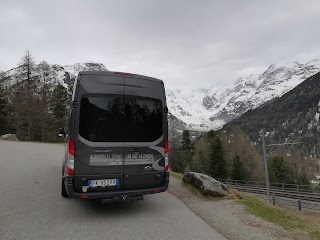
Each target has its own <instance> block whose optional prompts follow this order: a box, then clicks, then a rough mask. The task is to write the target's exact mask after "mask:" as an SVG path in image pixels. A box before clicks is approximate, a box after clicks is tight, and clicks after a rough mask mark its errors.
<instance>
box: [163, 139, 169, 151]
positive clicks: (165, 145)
mask: <svg viewBox="0 0 320 240" xmlns="http://www.w3.org/2000/svg"><path fill="white" fill-rule="evenodd" d="M167 153H169V141H168V140H167V141H166V143H165V144H164V154H167Z"/></svg>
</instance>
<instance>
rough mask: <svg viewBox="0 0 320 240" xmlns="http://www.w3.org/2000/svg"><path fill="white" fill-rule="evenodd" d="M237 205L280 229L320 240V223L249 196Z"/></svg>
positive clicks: (244, 197)
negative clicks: (297, 232) (298, 232)
mask: <svg viewBox="0 0 320 240" xmlns="http://www.w3.org/2000/svg"><path fill="white" fill-rule="evenodd" d="M237 203H240V204H242V205H244V206H245V208H246V209H247V211H248V212H250V213H252V214H254V215H256V216H258V217H261V218H262V219H264V220H267V221H269V222H272V223H274V224H276V225H278V226H280V227H283V228H285V229H287V230H294V231H300V232H302V233H306V234H308V235H309V236H310V238H311V239H320V222H319V221H312V220H310V219H307V218H305V217H303V216H301V215H299V214H297V213H293V212H290V211H289V210H288V209H285V208H281V207H278V206H277V207H275V206H272V205H270V204H268V203H267V202H265V201H263V200H260V199H258V198H257V197H255V196H251V195H247V194H246V195H244V196H243V199H241V200H237Z"/></svg>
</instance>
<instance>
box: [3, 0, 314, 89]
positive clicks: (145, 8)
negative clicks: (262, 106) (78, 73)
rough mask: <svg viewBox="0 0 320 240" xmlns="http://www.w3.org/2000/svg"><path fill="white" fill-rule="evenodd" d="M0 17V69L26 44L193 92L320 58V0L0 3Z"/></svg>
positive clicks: (43, 56)
mask: <svg viewBox="0 0 320 240" xmlns="http://www.w3.org/2000/svg"><path fill="white" fill-rule="evenodd" d="M0 16H1V17H0V70H7V69H10V68H12V67H14V66H15V65H16V64H17V63H18V62H19V61H20V58H21V57H22V56H23V54H24V53H25V50H26V49H28V50H30V51H31V53H32V55H33V56H34V58H35V60H36V61H40V60H46V61H47V62H49V63H57V64H61V65H68V64H74V63H76V62H83V61H96V62H101V63H103V64H104V65H105V66H106V67H107V68H108V69H110V70H116V71H127V72H133V73H139V74H143V75H149V76H153V77H157V78H161V79H163V80H164V81H165V83H166V85H167V86H168V87H169V88H189V89H191V88H195V87H196V88H199V87H203V88H209V87H211V86H215V85H218V86H219V85H228V84H231V83H233V82H234V81H235V80H236V79H237V78H239V77H240V76H246V75H249V74H251V73H261V72H262V71H264V70H265V69H266V68H267V67H268V66H269V65H270V64H272V63H275V62H279V61H281V62H282V61H284V62H286V61H300V62H307V61H309V60H312V59H313V58H319V57H320V31H319V24H320V1H317V0H315V1H311V0H308V1H303V0H301V1H294V0H288V1H278V0H274V1H265V0H261V1H254V0H250V1H238V0H234V1H226V0H224V1H221V0H219V1H218V0H217V1H214V0H211V1H204V0H201V1H199V0H194V1H187V0H180V1H174V0H168V1H165V0H159V1H155V0H144V1H142V0H141V1H139V0H135V1H133V0H128V1H120V0H115V1H111V0H109V1H108V0H101V1H98V0H90V1H89V0H76V1H57V0H54V1H53V0H51V1H46V0H42V1H32V0H28V1H26V0H22V1H12V0H10V1H6V0H1V2H0Z"/></svg>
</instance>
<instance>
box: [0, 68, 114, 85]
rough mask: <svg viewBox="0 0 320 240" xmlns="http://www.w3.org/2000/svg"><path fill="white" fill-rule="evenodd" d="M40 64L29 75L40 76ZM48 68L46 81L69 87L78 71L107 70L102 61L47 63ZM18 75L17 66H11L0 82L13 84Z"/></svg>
mask: <svg viewBox="0 0 320 240" xmlns="http://www.w3.org/2000/svg"><path fill="white" fill-rule="evenodd" d="M39 66H40V64H36V65H35V67H34V68H35V69H34V71H33V72H32V74H31V77H34V76H36V75H38V76H41V72H40V70H39V68H40V67H39ZM49 67H51V68H50V73H51V74H50V76H51V77H50V78H47V79H46V81H47V83H48V84H51V85H52V86H54V85H56V84H58V83H60V84H62V85H63V86H64V87H71V86H72V84H73V82H74V80H75V78H76V76H77V74H78V72H80V71H107V70H108V69H107V68H106V67H105V66H104V65H103V64H102V63H95V62H84V63H76V64H73V65H67V66H61V65H58V64H49ZM17 75H19V73H18V68H13V69H11V70H9V71H7V72H6V73H5V77H4V78H2V79H1V83H2V84H4V85H5V86H7V87H10V86H12V85H14V84H15V83H16V82H17V80H16V76H17Z"/></svg>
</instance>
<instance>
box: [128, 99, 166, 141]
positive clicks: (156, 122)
mask: <svg viewBox="0 0 320 240" xmlns="http://www.w3.org/2000/svg"><path fill="white" fill-rule="evenodd" d="M125 113H126V132H125V142H153V141H155V140H157V139H158V138H160V137H161V136H162V104H161V101H160V100H156V99H149V98H148V99H147V98H143V99H136V98H134V97H132V98H130V97H126V100H125Z"/></svg>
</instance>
